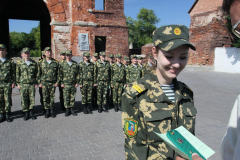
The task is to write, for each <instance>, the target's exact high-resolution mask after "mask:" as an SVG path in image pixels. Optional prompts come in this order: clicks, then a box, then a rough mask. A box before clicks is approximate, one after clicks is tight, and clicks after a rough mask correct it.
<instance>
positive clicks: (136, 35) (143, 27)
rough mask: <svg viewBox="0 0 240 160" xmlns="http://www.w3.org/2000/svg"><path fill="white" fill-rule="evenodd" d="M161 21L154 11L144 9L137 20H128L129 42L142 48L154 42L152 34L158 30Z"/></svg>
mask: <svg viewBox="0 0 240 160" xmlns="http://www.w3.org/2000/svg"><path fill="white" fill-rule="evenodd" d="M159 21H160V19H159V18H157V16H156V14H155V12H154V11H153V10H152V9H146V8H142V9H140V12H139V13H138V15H137V20H133V19H132V18H131V17H127V18H126V24H127V26H128V35H129V42H133V46H134V47H136V48H140V47H142V46H144V45H145V44H147V43H151V42H152V32H153V31H154V30H155V29H157V27H156V24H157V23H158V22H159Z"/></svg>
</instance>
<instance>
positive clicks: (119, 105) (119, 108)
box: [118, 103, 122, 111]
mask: <svg viewBox="0 0 240 160" xmlns="http://www.w3.org/2000/svg"><path fill="white" fill-rule="evenodd" d="M118 110H119V111H121V110H122V106H121V104H120V103H119V104H118Z"/></svg>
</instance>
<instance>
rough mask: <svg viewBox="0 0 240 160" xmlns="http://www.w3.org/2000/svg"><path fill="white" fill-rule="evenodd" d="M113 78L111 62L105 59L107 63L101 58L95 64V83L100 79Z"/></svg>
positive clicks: (108, 79)
mask: <svg viewBox="0 0 240 160" xmlns="http://www.w3.org/2000/svg"><path fill="white" fill-rule="evenodd" d="M110 79H111V68H110V64H109V62H107V61H105V65H104V64H103V63H102V61H101V60H98V61H97V63H96V64H95V65H94V84H97V83H98V82H99V81H110Z"/></svg>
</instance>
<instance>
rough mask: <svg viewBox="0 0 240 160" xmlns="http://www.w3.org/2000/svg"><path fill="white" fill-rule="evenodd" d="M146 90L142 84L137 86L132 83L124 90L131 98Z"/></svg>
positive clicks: (135, 83)
mask: <svg viewBox="0 0 240 160" xmlns="http://www.w3.org/2000/svg"><path fill="white" fill-rule="evenodd" d="M145 90H146V87H145V86H144V85H143V84H138V83H137V82H133V83H131V84H130V86H129V87H127V88H126V92H127V94H128V95H129V96H131V97H132V98H135V97H136V96H137V95H139V94H140V93H142V92H143V91H145Z"/></svg>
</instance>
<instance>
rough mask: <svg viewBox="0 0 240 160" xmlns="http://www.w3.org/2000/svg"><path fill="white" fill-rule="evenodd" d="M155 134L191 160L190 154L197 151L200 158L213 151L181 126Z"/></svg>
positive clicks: (206, 156) (204, 157) (206, 157)
mask: <svg viewBox="0 0 240 160" xmlns="http://www.w3.org/2000/svg"><path fill="white" fill-rule="evenodd" d="M155 133H156V132H155ZM156 134H157V135H158V136H159V137H160V138H161V139H162V140H163V141H164V142H166V143H167V144H168V145H169V146H170V147H171V148H173V149H174V150H175V151H176V152H177V153H178V154H179V155H181V156H182V157H183V158H186V159H190V160H192V154H193V153H197V154H198V155H199V156H200V157H201V158H202V159H204V160H206V159H208V158H209V157H210V156H212V155H213V154H214V153H215V152H214V151H213V150H212V149H211V148H209V147H208V146H207V145H206V144H204V143H203V142H202V141H200V140H199V139H198V138H197V137H195V136H194V135H193V134H192V133H190V132H189V131H188V130H187V129H186V128H184V127H183V126H180V127H178V128H176V129H174V130H171V131H168V132H167V133H165V134H160V133H156Z"/></svg>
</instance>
